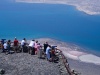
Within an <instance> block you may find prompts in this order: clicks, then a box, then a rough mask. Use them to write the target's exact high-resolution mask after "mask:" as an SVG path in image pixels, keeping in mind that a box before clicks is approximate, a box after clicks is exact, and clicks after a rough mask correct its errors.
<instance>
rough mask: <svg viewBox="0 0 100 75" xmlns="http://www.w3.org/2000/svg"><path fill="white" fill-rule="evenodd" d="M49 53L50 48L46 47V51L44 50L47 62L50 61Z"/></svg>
mask: <svg viewBox="0 0 100 75" xmlns="http://www.w3.org/2000/svg"><path fill="white" fill-rule="evenodd" d="M50 51H51V46H50V45H48V47H47V49H46V57H47V60H49V61H50Z"/></svg>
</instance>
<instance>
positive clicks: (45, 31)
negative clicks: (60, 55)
mask: <svg viewBox="0 0 100 75" xmlns="http://www.w3.org/2000/svg"><path fill="white" fill-rule="evenodd" d="M14 37H17V38H18V39H23V38H24V37H25V38H27V39H33V38H43V37H49V38H54V39H57V40H60V41H64V42H69V43H74V44H76V45H79V46H81V47H84V48H88V49H89V50H94V51H98V52H100V15H88V14H85V13H84V12H81V11H78V10H77V9H76V8H75V7H74V6H69V5H62V4H34V3H32V4H30V3H15V2H13V0H12V1H9V0H0V39H2V38H6V39H14Z"/></svg>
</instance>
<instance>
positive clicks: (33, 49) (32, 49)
mask: <svg viewBox="0 0 100 75" xmlns="http://www.w3.org/2000/svg"><path fill="white" fill-rule="evenodd" d="M28 53H29V54H31V55H35V48H34V47H29V51H28Z"/></svg>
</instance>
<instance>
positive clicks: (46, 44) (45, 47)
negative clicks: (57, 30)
mask: <svg viewBox="0 0 100 75" xmlns="http://www.w3.org/2000/svg"><path fill="white" fill-rule="evenodd" d="M47 47H48V42H45V43H44V53H45V52H46V49H47Z"/></svg>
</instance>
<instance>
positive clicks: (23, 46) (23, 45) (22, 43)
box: [21, 38, 26, 52]
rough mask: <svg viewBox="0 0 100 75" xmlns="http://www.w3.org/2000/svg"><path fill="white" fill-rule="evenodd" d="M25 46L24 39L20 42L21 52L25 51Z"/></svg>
mask: <svg viewBox="0 0 100 75" xmlns="http://www.w3.org/2000/svg"><path fill="white" fill-rule="evenodd" d="M25 46H26V39H25V38H24V39H23V40H22V41H21V47H22V52H24V51H25Z"/></svg>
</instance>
